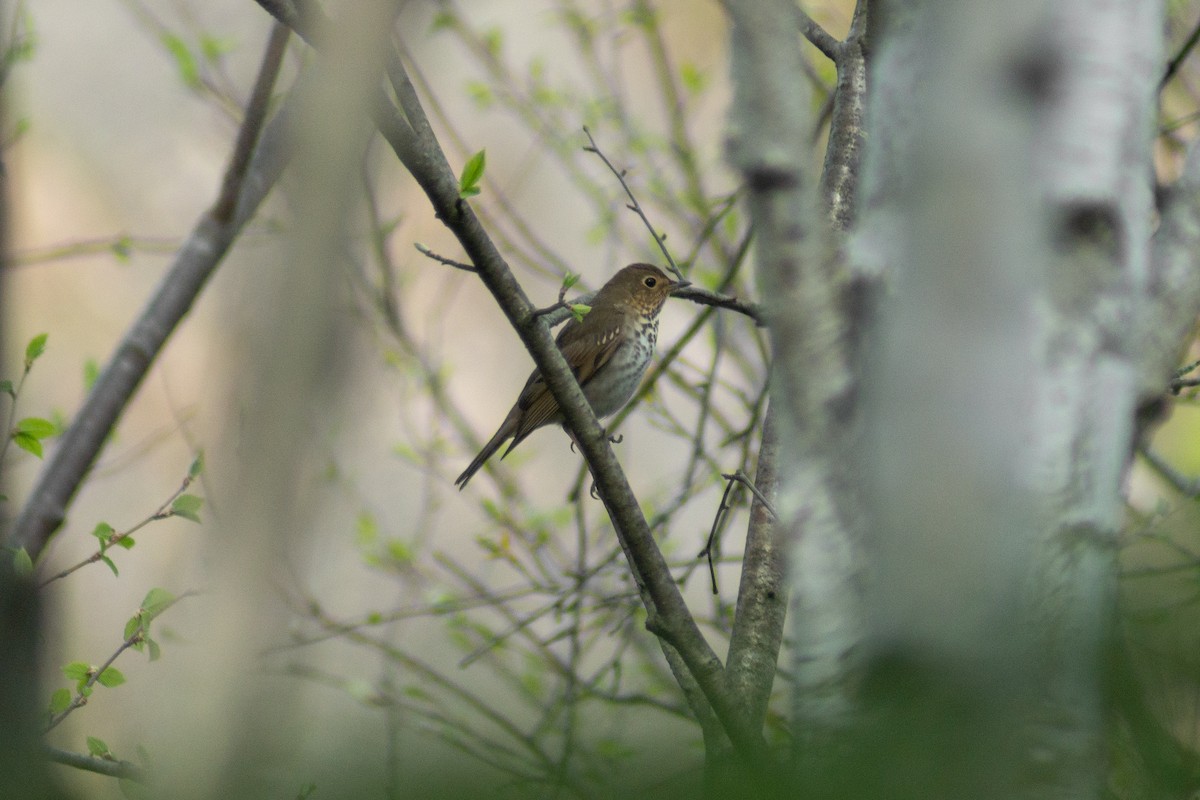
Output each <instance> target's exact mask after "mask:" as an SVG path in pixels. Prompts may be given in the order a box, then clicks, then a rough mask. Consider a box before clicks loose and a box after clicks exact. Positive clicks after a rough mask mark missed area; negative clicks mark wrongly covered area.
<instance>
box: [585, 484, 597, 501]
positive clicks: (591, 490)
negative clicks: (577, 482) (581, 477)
mask: <svg viewBox="0 0 1200 800" xmlns="http://www.w3.org/2000/svg"><path fill="white" fill-rule="evenodd" d="M588 494H590V495H591V496H592V499H593V500H599V499H600V495H598V494H596V482H595V481H592V488H590V489H588Z"/></svg>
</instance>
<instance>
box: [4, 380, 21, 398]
mask: <svg viewBox="0 0 1200 800" xmlns="http://www.w3.org/2000/svg"><path fill="white" fill-rule="evenodd" d="M0 392H3V393H4V394H6V395H8V396H9V397H11V398H13V399H14V400H15V399H16V397H17V393H16V392H15V391H14V390H13V385H12V381H10V380H8V379H7V378H5V379H4V380H2V381H0Z"/></svg>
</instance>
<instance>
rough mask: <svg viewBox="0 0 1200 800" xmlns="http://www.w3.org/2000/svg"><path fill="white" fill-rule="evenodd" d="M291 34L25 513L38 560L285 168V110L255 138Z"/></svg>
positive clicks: (270, 50) (22, 524) (280, 40)
mask: <svg viewBox="0 0 1200 800" xmlns="http://www.w3.org/2000/svg"><path fill="white" fill-rule="evenodd" d="M288 35H289V31H288V29H287V28H284V27H283V26H278V25H277V26H276V27H275V28H274V29H273V30H272V32H271V37H270V40H269V42H268V44H267V49H266V52H265V54H264V55H263V61H262V65H261V67H260V69H259V75H258V79H257V82H256V84H255V87H254V94H253V96H252V98H251V100H250V104H249V106H248V107H247V109H246V116H245V118H244V119H243V121H242V126H241V130H240V131H239V133H238V139H237V145H236V147H235V148H234V151H233V155H232V157H231V158H230V165H229V169H228V171H227V173H226V177H225V182H224V184H223V186H222V187H221V192H220V194H219V196H218V198H217V201H216V202H215V203H214V205H213V207H212V208H211V209H209V210H208V211H206V212H205V213H204V214H203V215H202V216H201V217H200V220H199V221H198V222H197V223H196V227H195V228H194V229H193V230H192V232H191V234H190V235H189V236H188V238H187V239H186V240H185V241H184V243H183V246H182V247H181V248H180V250H179V253H178V255H176V257H175V261H174V263H173V264H172V265H171V268H170V269H169V270H168V271H167V274H166V276H165V277H164V278H163V280H162V282H161V283H160V284H159V286H158V289H157V290H156V291H155V293H154V295H153V297H151V298H150V301H149V302H148V303H147V304H146V307H145V308H144V309H143V310H142V313H141V315H140V316H139V317H138V319H137V320H136V321H135V322H134V323H133V325H132V326H131V327H130V328H129V330H128V331H126V333H125V336H124V338H122V340H121V342H120V344H119V345H118V346H117V350H116V353H115V354H114V355H113V357H112V359H111V360H110V361H109V363H108V365H107V366H106V367H105V369H104V372H103V373H102V374H101V375H100V377H99V379H98V380H97V381H96V383H95V385H94V386H93V387H92V391H91V392H90V393H89V394H88V397H87V399H86V400H85V401H84V404H83V407H82V408H81V409H80V410H79V413H78V414H77V415H76V416H75V419H74V421H73V422H72V423H71V426H70V427H69V428H68V429H67V432H66V433H65V434H64V435H63V437H62V440H61V442H60V443H59V445H58V448H57V450H56V451H55V453H54V456H53V457H52V458H51V459H50V461H49V463H48V464H47V465H46V467H45V468H44V469H43V470H42V473H41V475H40V476H39V477H38V482H37V485H36V486H35V487H34V490H33V493H32V494H31V495H30V498H29V500H28V502H27V503H26V504H25V507H24V508H23V509H22V510H21V515H20V516H19V517H18V518H17V521H16V524H15V525H14V527H13V530H12V534H11V541H10V542H9V545H10V546H12V547H14V548H20V547H24V548H25V550H26V551H27V552H28V553H29V555H30V557H32V558H34V559H36V558H37V556H38V554H39V553H41V552H42V549H43V548H44V547H45V546H46V543H47V542H48V541H49V539H50V536H51V535H52V534H53V533H54V531H56V530H57V529H58V527H59V526H60V525H61V524H62V521H63V519H64V518H65V517H66V513H67V507H68V505H70V503H71V499H72V498H73V497H74V496H75V493H76V491H78V489H79V486H80V484H81V483H82V482H83V480H84V478H85V477H86V476H87V473H88V471H89V470H90V469H91V468H92V464H94V463H95V461H96V457H97V456H98V455H99V454H100V450H101V449H102V448H103V446H104V443H105V441H107V439H108V436H109V433H111V432H112V429H113V427H114V426H115V425H116V424H117V420H118V419H119V418H120V416H121V414H122V413H123V412H124V410H125V406H126V405H127V404H128V403H129V400H130V399H131V398H132V397H133V393H134V392H135V391H137V388H138V386H139V385H140V384H141V382H142V378H144V377H145V376H146V372H147V371H148V370H149V369H150V365H151V364H152V363H154V359H155V358H156V357H157V356H158V354H159V353H160V352H161V351H162V349H163V347H164V346H165V345H166V342H167V338H168V337H169V336H170V335H171V333H172V331H174V330H175V328H176V327H177V326H178V325H179V323H180V322H181V321H182V320H183V318H184V316H185V315H186V314H187V313H188V311H189V310H190V309H191V307H192V304H193V303H194V302H195V301H196V298H197V297H198V296H199V295H200V292H201V291H202V290H203V289H204V286H205V284H206V283H207V282H208V279H209V277H211V275H212V274H213V272H215V271H216V269H217V267H218V266H219V265H220V263H221V261H222V260H223V259H224V257H225V255H226V254H227V253H228V252H229V249H230V247H231V246H232V245H233V243H234V241H235V240H236V239H237V236H238V234H239V233H240V232H241V230H242V228H243V226H244V225H245V224H246V222H247V221H248V220H249V219H250V217H251V216H252V215H253V214H254V212H255V210H256V209H257V208H258V206H259V204H260V203H261V202H262V201H263V198H264V197H266V195H267V193H268V192H269V191H270V189H271V187H272V186H273V185H274V184H275V181H276V180H277V179H278V178H279V175H280V173H281V172H282V171H283V167H284V165H285V163H286V160H287V159H286V155H285V154H284V149H285V148H284V139H285V134H286V126H285V125H284V118H285V116H286V115H285V114H284V113H280V114H277V115H276V117H275V119H274V120H273V121H272V123H271V125H270V126H268V128H267V130H266V133H265V135H264V136H263V140H262V143H261V144H260V145H259V146H258V148H257V150H256V149H255V143H256V142H258V139H259V133H260V131H261V130H262V127H263V121H264V120H265V118H266V112H267V108H268V105H269V101H270V96H271V88H272V87H273V86H274V84H275V78H276V76H277V75H278V73H279V65H280V63H281V61H282V59H283V53H284V50H285V49H286V46H287V39H288Z"/></svg>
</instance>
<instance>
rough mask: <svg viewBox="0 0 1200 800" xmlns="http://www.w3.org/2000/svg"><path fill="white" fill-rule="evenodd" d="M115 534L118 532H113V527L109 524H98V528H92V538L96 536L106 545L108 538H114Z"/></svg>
mask: <svg viewBox="0 0 1200 800" xmlns="http://www.w3.org/2000/svg"><path fill="white" fill-rule="evenodd" d="M114 533H116V531H114V530H113V526H112V525H109V524H108V523H107V522H100V523H97V525H96V527H94V528H92V536H95V537H96V538H97V539H99V540H100V541H101V542H102V543H103V544H106V545H107V544H108V537H110V536H112V535H113V534H114Z"/></svg>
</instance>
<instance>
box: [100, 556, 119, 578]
mask: <svg viewBox="0 0 1200 800" xmlns="http://www.w3.org/2000/svg"><path fill="white" fill-rule="evenodd" d="M100 560H101V561H103V562H104V563H105V564H106V565H107V566H108V568H109V569H111V570H112V574H113V575H114V576H115V577H117V578H119V577H121V573H120V572H118V571H117V565H116V563H115V562H114V561H113V560H112V559H111V558H109V557H108V556H105V555H101V556H100Z"/></svg>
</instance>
